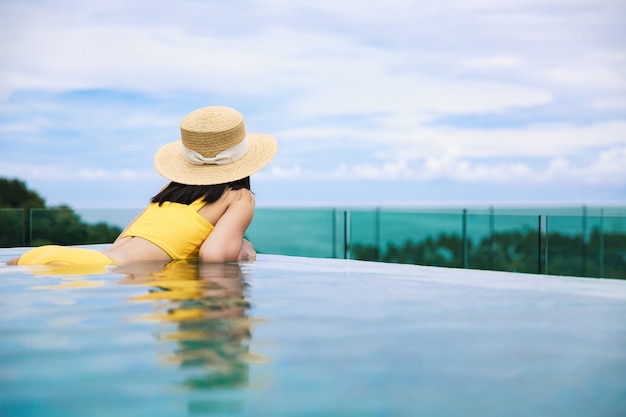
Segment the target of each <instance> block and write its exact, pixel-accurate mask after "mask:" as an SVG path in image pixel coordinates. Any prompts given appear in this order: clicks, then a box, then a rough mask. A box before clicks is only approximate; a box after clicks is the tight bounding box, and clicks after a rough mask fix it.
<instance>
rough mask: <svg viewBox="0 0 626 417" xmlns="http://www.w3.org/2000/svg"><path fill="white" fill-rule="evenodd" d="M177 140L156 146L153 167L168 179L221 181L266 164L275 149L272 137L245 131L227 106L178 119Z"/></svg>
mask: <svg viewBox="0 0 626 417" xmlns="http://www.w3.org/2000/svg"><path fill="white" fill-rule="evenodd" d="M180 135H181V140H179V141H176V142H172V143H170V144H167V145H165V146H163V147H162V148H161V149H159V150H158V151H157V153H156V155H155V156H154V166H155V168H156V170H157V172H158V173H159V174H161V175H162V176H164V177H165V178H167V179H168V180H170V181H174V182H178V183H181V184H188V185H214V184H224V183H227V182H231V181H236V180H239V179H241V178H245V177H247V176H249V175H251V174H253V173H255V172H257V171H259V170H260V169H261V168H263V167H264V166H265V165H267V164H268V163H269V162H270V161H271V160H272V158H273V157H274V155H275V154H276V151H277V150H278V143H277V142H276V139H275V138H274V137H273V136H270V135H263V134H252V133H246V128H245V126H244V123H243V116H242V115H241V113H239V112H238V111H237V110H235V109H231V108H229V107H221V106H212V107H203V108H201V109H198V110H195V111H192V112H191V113H189V114H188V115H186V116H185V117H184V118H183V120H182V121H181V122H180Z"/></svg>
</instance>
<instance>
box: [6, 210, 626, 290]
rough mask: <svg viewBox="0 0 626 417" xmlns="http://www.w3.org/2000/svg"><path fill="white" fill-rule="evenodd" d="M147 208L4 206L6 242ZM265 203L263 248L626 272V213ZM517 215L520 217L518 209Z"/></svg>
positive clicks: (117, 219) (103, 226)
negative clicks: (269, 205)
mask: <svg viewBox="0 0 626 417" xmlns="http://www.w3.org/2000/svg"><path fill="white" fill-rule="evenodd" d="M139 212H140V210H139V209H90V210H87V209H80V210H72V209H69V208H67V209H31V210H24V209H0V246H3V247H13V246H38V245H42V244H49V243H55V244H62V245H73V244H94V243H108V242H111V241H112V240H114V239H115V237H116V236H117V235H118V234H119V233H120V231H121V230H122V229H123V228H124V227H125V226H126V225H127V224H128V223H129V222H130V221H132V219H133V218H134V217H135V216H136V215H137V214H138V213H139ZM609 212H610V213H611V215H610V216H607V215H604V211H603V210H600V209H593V210H591V209H589V210H587V209H584V210H582V211H581V212H580V213H581V214H580V215H571V214H570V215H561V214H558V211H557V210H553V211H552V212H550V211H547V213H549V214H544V215H541V214H535V213H533V214H523V213H522V211H521V210H519V212H516V211H515V210H509V212H508V213H506V214H502V213H499V212H496V211H495V210H493V209H489V210H482V211H481V210H465V209H460V210H442V211H434V210H433V211H423V210H422V211H420V210H411V211H410V210H390V209H372V210H367V209H349V210H348V209H269V208H258V209H257V210H256V213H255V217H254V220H253V221H252V224H251V225H250V227H249V229H248V231H247V233H246V237H247V238H248V239H249V240H251V241H252V242H253V244H254V246H255V248H256V249H257V251H258V252H259V253H267V254H281V255H291V256H307V257H321V258H345V259H362V260H372V261H381V262H394V263H411V264H419V265H432V266H442V267H453V268H471V269H485V270H499V271H515V272H527V273H540V274H552V275H573V276H585V277H602V278H604V277H606V278H626V210H621V211H620V210H617V209H613V210H612V211H609ZM511 213H515V214H511Z"/></svg>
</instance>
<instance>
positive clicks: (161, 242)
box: [104, 188, 254, 265]
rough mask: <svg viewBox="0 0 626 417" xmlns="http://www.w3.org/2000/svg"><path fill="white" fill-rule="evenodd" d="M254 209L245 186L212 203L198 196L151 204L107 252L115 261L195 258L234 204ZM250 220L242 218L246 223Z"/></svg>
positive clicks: (229, 190)
mask: <svg viewBox="0 0 626 417" xmlns="http://www.w3.org/2000/svg"><path fill="white" fill-rule="evenodd" d="M234 204H235V205H238V206H250V208H251V210H250V213H252V210H253V209H254V196H253V195H252V193H251V192H250V191H249V190H247V189H245V188H243V189H238V190H234V189H230V188H229V189H226V190H224V192H223V194H222V195H221V197H219V198H218V199H217V200H216V201H214V202H211V203H206V202H204V201H203V200H202V199H198V200H196V201H194V202H192V203H191V204H189V205H186V204H181V203H175V202H164V203H152V204H150V206H148V207H147V208H146V209H145V210H144V211H143V212H142V213H141V214H140V215H139V216H137V218H136V219H135V220H133V222H131V224H130V225H129V226H128V227H127V228H126V230H124V232H122V234H121V235H120V237H119V238H118V239H117V240H116V241H115V243H114V244H113V245H112V246H111V247H110V248H108V249H107V250H105V251H104V253H105V254H106V255H107V256H109V257H110V258H111V259H113V261H114V262H115V264H118V265H121V264H127V263H132V262H141V261H160V260H163V261H168V260H171V259H186V258H190V257H191V258H196V257H198V256H199V251H200V247H201V245H202V244H203V243H204V242H205V240H206V239H207V238H208V237H209V236H210V235H211V233H212V232H213V231H214V229H215V226H217V225H218V224H219V221H220V219H221V218H222V217H223V216H224V214H225V213H226V212H227V211H228V209H229V208H230V207H231V206H233V205H234ZM250 220H251V218H250V219H245V218H244V219H242V221H243V222H245V226H246V227H247V225H248V224H249V221H250Z"/></svg>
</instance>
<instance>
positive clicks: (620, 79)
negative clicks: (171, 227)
mask: <svg viewBox="0 0 626 417" xmlns="http://www.w3.org/2000/svg"><path fill="white" fill-rule="evenodd" d="M624 21H626V3H624V2H623V1H608V0H567V1H561V0H541V1H540V0H537V1H534V0H509V1H506V2H503V1H500V0H467V1H461V0H443V1H437V2H432V1H425V0H423V1H422V0H420V1H411V0H380V1H368V2H362V1H353V0H342V1H336V0H334V1H327V0H315V1H287V0H263V1H255V0H249V1H242V0H233V1H228V2H224V1H200V0H193V1H192V0H181V1H176V2H171V1H162V0H151V1H126V0H124V1H122V0H109V1H106V2H102V1H92V0H76V1H73V0H70V1H38V0H31V1H28V2H24V1H18V0H9V1H6V0H4V1H2V2H1V3H0V31H1V32H2V39H4V41H3V42H2V44H1V45H0V49H1V56H2V61H1V65H0V176H7V177H18V178H21V179H23V180H25V181H26V182H27V183H28V185H29V186H30V187H31V188H34V189H36V190H37V191H39V192H40V193H41V194H42V195H43V196H44V197H45V198H46V201H47V202H48V204H60V203H66V204H69V205H71V206H73V207H79V208H90V207H132V208H135V207H141V206H143V205H144V204H145V203H146V202H147V201H148V200H149V198H150V197H151V196H152V195H153V194H154V193H155V192H156V191H157V190H158V189H159V188H160V187H161V186H162V185H163V184H164V181H165V180H163V179H162V178H161V177H159V176H158V174H156V173H155V171H154V169H153V165H152V157H153V155H154V152H155V151H156V150H157V149H158V148H159V147H160V146H161V145H163V144H165V143H168V142H171V141H173V140H176V139H177V138H178V133H179V128H178V125H179V122H180V119H181V118H182V117H183V116H184V115H185V114H186V113H188V112H190V111H192V110H194V109H196V108H198V107H203V106H207V105H227V106H232V107H235V108H237V109H238V110H240V111H241V112H242V113H243V114H244V117H245V120H246V126H247V128H248V131H250V132H255V133H269V134H273V135H275V136H276V137H277V139H278V140H279V143H280V150H279V153H278V155H277V157H276V159H275V160H274V161H273V163H272V165H270V166H269V167H267V168H266V169H264V170H263V171H262V172H261V173H259V174H257V175H256V176H255V177H254V178H253V187H254V189H255V192H256V194H257V201H258V203H259V205H262V206H286V205H288V206H311V205H316V206H317V205H322V206H341V205H344V206H345V205H369V206H373V205H383V206H393V205H402V206H406V205H420V206H422V205H459V204H475V205H491V204H510V205H516V204H531V205H532V204H560V205H562V204H581V203H583V204H590V205H598V204H626V28H625V26H624V23H623V22H624Z"/></svg>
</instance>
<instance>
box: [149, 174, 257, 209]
mask: <svg viewBox="0 0 626 417" xmlns="http://www.w3.org/2000/svg"><path fill="white" fill-rule="evenodd" d="M242 188H245V189H247V190H250V177H245V178H242V179H240V180H237V181H232V182H227V183H225V184H215V185H187V184H180V183H178V182H173V181H172V182H170V183H169V184H168V185H167V186H166V187H165V188H164V189H162V190H161V191H160V192H159V193H158V194H157V195H155V196H154V197H152V202H153V203H159V205H161V204H163V203H165V202H166V201H170V202H172V203H181V204H187V205H189V204H191V203H193V202H194V201H196V200H198V199H200V198H203V199H204V202H206V203H214V202H216V201H217V200H219V199H220V197H221V196H222V195H223V194H224V192H226V190H241V189H242Z"/></svg>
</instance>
